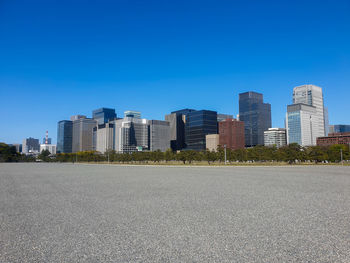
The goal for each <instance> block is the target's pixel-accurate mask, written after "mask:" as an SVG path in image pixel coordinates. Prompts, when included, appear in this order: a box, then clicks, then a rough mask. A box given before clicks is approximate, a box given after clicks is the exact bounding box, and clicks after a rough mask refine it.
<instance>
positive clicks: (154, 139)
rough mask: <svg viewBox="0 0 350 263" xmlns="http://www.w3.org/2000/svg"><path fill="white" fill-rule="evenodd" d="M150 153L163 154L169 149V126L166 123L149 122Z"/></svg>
mask: <svg viewBox="0 0 350 263" xmlns="http://www.w3.org/2000/svg"><path fill="white" fill-rule="evenodd" d="M148 124H149V137H150V142H149V145H150V151H157V150H160V151H162V152H165V151H166V150H168V149H170V124H169V122H168V121H159V120H149V121H148Z"/></svg>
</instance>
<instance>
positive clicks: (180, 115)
mask: <svg viewBox="0 0 350 263" xmlns="http://www.w3.org/2000/svg"><path fill="white" fill-rule="evenodd" d="M194 111H195V110H193V109H183V110H178V111H173V112H172V113H171V114H168V115H165V120H166V121H168V122H169V123H170V146H171V149H172V150H173V151H179V150H182V149H184V148H186V143H185V123H186V115H187V114H188V113H190V112H194Z"/></svg>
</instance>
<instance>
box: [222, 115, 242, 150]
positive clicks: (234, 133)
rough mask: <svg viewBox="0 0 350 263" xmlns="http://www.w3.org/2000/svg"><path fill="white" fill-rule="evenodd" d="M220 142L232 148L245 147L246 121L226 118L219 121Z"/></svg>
mask: <svg viewBox="0 0 350 263" xmlns="http://www.w3.org/2000/svg"><path fill="white" fill-rule="evenodd" d="M219 135H220V138H219V144H220V145H221V146H222V147H224V145H226V147H227V148H229V149H232V150H237V149H244V146H245V140H244V136H245V134H244V122H243V121H237V120H235V119H232V118H231V119H226V120H224V121H221V122H219Z"/></svg>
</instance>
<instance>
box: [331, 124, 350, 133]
mask: <svg viewBox="0 0 350 263" xmlns="http://www.w3.org/2000/svg"><path fill="white" fill-rule="evenodd" d="M342 132H350V125H345V124H336V125H330V126H329V133H342Z"/></svg>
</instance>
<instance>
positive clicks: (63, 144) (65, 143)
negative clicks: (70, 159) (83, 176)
mask: <svg viewBox="0 0 350 263" xmlns="http://www.w3.org/2000/svg"><path fill="white" fill-rule="evenodd" d="M72 137H73V122H72V121H68V120H62V121H59V122H58V124H57V153H71V152H72Z"/></svg>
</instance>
